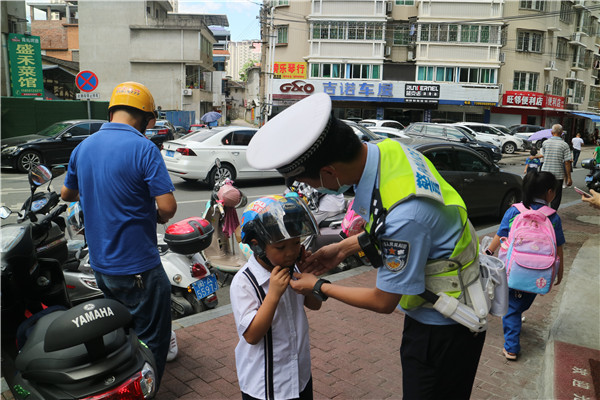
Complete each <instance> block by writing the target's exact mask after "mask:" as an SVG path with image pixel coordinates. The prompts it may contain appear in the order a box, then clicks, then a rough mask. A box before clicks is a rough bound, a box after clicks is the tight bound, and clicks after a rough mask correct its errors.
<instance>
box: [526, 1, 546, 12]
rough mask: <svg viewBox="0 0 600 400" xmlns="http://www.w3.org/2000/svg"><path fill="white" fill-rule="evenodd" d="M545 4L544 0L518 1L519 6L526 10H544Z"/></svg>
mask: <svg viewBox="0 0 600 400" xmlns="http://www.w3.org/2000/svg"><path fill="white" fill-rule="evenodd" d="M545 4H546V0H521V1H520V2H519V8H524V9H526V10H536V11H544V10H545Z"/></svg>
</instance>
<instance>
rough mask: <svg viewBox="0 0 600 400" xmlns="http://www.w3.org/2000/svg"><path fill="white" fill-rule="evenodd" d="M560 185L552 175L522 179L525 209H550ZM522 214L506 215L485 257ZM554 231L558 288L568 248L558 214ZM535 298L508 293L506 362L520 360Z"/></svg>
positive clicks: (515, 210)
mask: <svg viewBox="0 0 600 400" xmlns="http://www.w3.org/2000/svg"><path fill="white" fill-rule="evenodd" d="M557 186H558V182H557V180H556V178H555V177H554V175H552V174H551V173H550V172H537V171H534V172H531V173H529V174H527V175H526V176H525V178H523V205H524V206H525V207H526V208H529V209H532V210H539V209H540V208H541V207H543V206H549V205H550V202H551V201H552V199H553V198H554V196H555V194H556V187H557ZM519 214H520V211H519V210H518V208H517V207H516V206H514V205H513V206H511V207H510V208H509V209H508V210H506V212H505V213H504V217H503V218H502V222H501V223H500V227H499V228H498V231H497V232H496V235H495V236H494V238H493V239H492V242H491V244H490V246H489V247H488V249H487V250H486V253H488V254H493V253H494V252H495V251H496V250H497V249H498V247H500V240H501V239H500V238H502V237H504V238H506V237H508V236H509V232H510V230H511V227H512V223H513V221H514V220H515V218H516V217H517V215H519ZM548 218H549V219H550V222H551V223H552V226H553V227H554V234H555V237H556V246H557V249H556V250H557V255H558V257H559V260H560V265H559V268H558V273H557V275H556V283H555V285H558V284H560V282H561V281H562V276H563V268H564V261H563V245H564V244H565V236H564V233H563V230H562V223H561V220H560V217H559V216H558V214H557V213H553V214H552V215H550V217H548ZM535 297H536V294H535V293H529V292H524V291H521V290H515V289H513V288H511V287H510V285H509V290H508V312H507V313H506V315H505V316H504V317H503V318H502V328H503V330H504V347H503V348H502V352H503V354H504V356H505V357H506V359H507V360H510V361H515V360H517V357H518V354H519V352H520V351H521V344H520V336H521V323H522V315H523V313H524V312H525V311H527V310H528V309H529V307H531V304H532V303H533V301H534V300H535Z"/></svg>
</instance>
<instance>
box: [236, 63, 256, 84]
mask: <svg viewBox="0 0 600 400" xmlns="http://www.w3.org/2000/svg"><path fill="white" fill-rule="evenodd" d="M256 63H258V61H256V60H249V61H246V63H245V64H244V65H243V66H242V70H241V71H240V80H241V81H242V82H246V81H247V80H248V70H249V69H250V68H252V67H254V64H256Z"/></svg>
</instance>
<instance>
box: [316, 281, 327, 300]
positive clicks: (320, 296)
mask: <svg viewBox="0 0 600 400" xmlns="http://www.w3.org/2000/svg"><path fill="white" fill-rule="evenodd" d="M324 283H331V282H329V281H328V280H327V279H319V280H318V281H317V283H315V286H314V287H313V290H312V293H313V296H315V297H316V298H317V299H318V300H321V301H325V300H327V299H328V297H327V296H326V295H325V293H323V292H322V291H321V286H322V285H323V284H324Z"/></svg>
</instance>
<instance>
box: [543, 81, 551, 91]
mask: <svg viewBox="0 0 600 400" xmlns="http://www.w3.org/2000/svg"><path fill="white" fill-rule="evenodd" d="M544 91H545V92H546V93H550V92H551V91H552V85H551V84H549V83H547V84H546V86H545V90H544Z"/></svg>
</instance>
